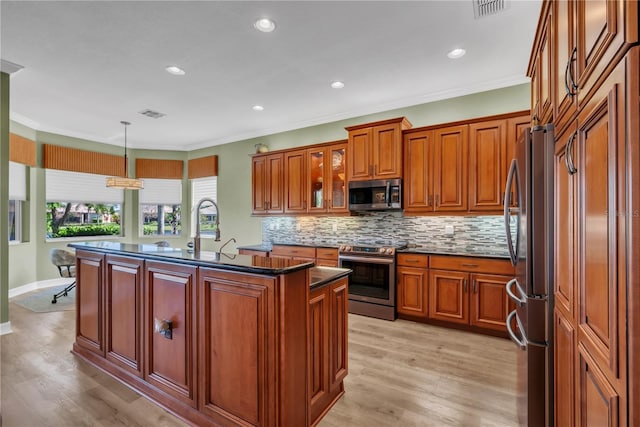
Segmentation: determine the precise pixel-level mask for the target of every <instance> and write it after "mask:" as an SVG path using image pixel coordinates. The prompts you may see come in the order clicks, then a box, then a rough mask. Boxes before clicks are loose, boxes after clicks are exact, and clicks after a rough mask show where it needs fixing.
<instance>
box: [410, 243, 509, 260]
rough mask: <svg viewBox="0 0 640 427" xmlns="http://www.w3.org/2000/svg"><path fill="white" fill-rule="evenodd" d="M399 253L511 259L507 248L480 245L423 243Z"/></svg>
mask: <svg viewBox="0 0 640 427" xmlns="http://www.w3.org/2000/svg"><path fill="white" fill-rule="evenodd" d="M398 253H414V254H426V255H455V256H467V257H475V258H496V259H509V254H508V253H507V251H506V250H496V249H490V248H478V247H460V246H452V247H446V246H427V245H422V246H418V247H416V248H406V249H401V250H399V251H398Z"/></svg>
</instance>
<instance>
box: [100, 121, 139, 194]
mask: <svg viewBox="0 0 640 427" xmlns="http://www.w3.org/2000/svg"><path fill="white" fill-rule="evenodd" d="M120 123H121V124H123V125H124V169H123V171H124V173H123V174H122V176H110V177H108V178H107V187H109V188H121V189H123V190H141V189H143V188H144V182H143V181H142V180H141V179H136V178H129V173H128V172H127V126H129V125H130V124H131V123H129V122H125V121H122V122H120Z"/></svg>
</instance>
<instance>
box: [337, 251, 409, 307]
mask: <svg viewBox="0 0 640 427" xmlns="http://www.w3.org/2000/svg"><path fill="white" fill-rule="evenodd" d="M403 247H405V245H397V244H380V245H376V244H368V245H356V244H354V245H341V246H340V248H339V249H338V265H339V266H340V267H344V268H349V269H351V270H352V271H353V273H351V275H350V276H349V312H350V313H355V314H362V315H365V316H371V317H377V318H379V319H386V320H394V319H395V318H396V284H395V281H396V280H395V276H396V251H397V250H398V249H401V248H403Z"/></svg>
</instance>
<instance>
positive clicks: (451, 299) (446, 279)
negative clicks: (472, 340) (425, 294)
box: [429, 270, 469, 325]
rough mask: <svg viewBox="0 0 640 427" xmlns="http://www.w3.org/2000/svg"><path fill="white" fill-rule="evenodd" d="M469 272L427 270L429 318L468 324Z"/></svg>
mask: <svg viewBox="0 0 640 427" xmlns="http://www.w3.org/2000/svg"><path fill="white" fill-rule="evenodd" d="M468 287H469V274H467V273H461V272H458V271H445V270H429V319H436V320H443V321H445V322H453V323H461V324H465V325H467V324H469V294H468V290H469V288H468Z"/></svg>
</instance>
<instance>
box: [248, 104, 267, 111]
mask: <svg viewBox="0 0 640 427" xmlns="http://www.w3.org/2000/svg"><path fill="white" fill-rule="evenodd" d="M251 108H253V111H262V110H264V107H263V106H262V105H254V106H253V107H251Z"/></svg>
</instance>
